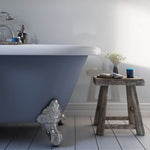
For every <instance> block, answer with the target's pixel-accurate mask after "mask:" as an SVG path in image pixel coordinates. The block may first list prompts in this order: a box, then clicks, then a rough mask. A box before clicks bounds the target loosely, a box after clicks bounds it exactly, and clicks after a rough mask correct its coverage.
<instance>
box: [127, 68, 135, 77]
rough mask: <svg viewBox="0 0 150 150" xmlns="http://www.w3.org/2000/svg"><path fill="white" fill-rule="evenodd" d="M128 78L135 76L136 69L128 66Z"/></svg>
mask: <svg viewBox="0 0 150 150" xmlns="http://www.w3.org/2000/svg"><path fill="white" fill-rule="evenodd" d="M126 72H127V78H134V69H133V68H127V69H126Z"/></svg>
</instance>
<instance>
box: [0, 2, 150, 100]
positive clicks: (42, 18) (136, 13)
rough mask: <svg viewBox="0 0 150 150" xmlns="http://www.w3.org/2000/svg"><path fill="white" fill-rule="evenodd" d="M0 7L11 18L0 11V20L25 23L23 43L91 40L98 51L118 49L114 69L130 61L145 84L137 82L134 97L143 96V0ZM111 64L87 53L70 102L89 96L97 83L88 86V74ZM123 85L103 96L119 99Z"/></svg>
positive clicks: (149, 22) (147, 18)
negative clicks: (119, 57) (119, 60)
mask: <svg viewBox="0 0 150 150" xmlns="http://www.w3.org/2000/svg"><path fill="white" fill-rule="evenodd" d="M0 11H8V12H10V14H11V15H13V17H14V18H15V20H13V21H9V22H6V21H4V19H3V17H0V23H6V24H9V25H11V26H12V28H13V30H14V32H16V30H17V29H18V28H19V27H18V25H19V24H24V25H25V27H26V32H27V33H28V43H43V44H44V43H48V44H81V45H96V46H99V47H100V48H101V50H102V52H103V53H104V52H105V51H112V50H119V51H121V52H122V53H123V54H124V55H125V56H126V57H127V60H126V61H125V62H124V63H122V64H120V65H119V70H120V73H122V74H125V68H127V67H134V68H135V75H136V76H141V77H143V78H144V79H145V80H146V86H145V87H139V88H138V94H139V98H140V100H141V102H149V97H150V92H149V89H150V77H149V74H150V60H149V50H150V44H149V39H150V2H149V0H126V1H124V0H44V1H41V0H13V1H10V0H0ZM112 67H113V66H112V64H111V63H110V62H109V61H108V60H106V59H105V58H102V56H101V57H99V56H98V57H93V56H92V57H89V59H88V61H87V62H86V65H85V66H84V68H83V71H82V73H81V75H80V78H79V80H78V83H77V85H76V88H75V90H74V93H73V95H72V98H71V102H87V101H88V102H91V101H95V100H94V99H96V96H97V91H98V88H96V89H94V88H95V87H94V86H93V85H92V83H91V82H90V79H91V77H90V75H91V74H93V72H104V71H105V72H111V71H112ZM93 70H94V71H93ZM89 86H90V87H92V88H89ZM92 90H93V91H92ZM124 90H125V89H124V87H119V88H117V87H116V88H113V87H111V88H110V90H109V99H110V100H112V101H117V102H120V101H121V102H123V101H125V99H126V97H125V91H124ZM88 93H89V94H88ZM117 97H118V98H117Z"/></svg>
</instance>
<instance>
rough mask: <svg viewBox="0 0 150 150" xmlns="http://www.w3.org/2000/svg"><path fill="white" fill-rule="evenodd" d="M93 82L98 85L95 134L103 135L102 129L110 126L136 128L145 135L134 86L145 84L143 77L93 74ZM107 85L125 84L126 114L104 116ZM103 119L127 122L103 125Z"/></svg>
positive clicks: (140, 133) (139, 133)
mask: <svg viewBox="0 0 150 150" xmlns="http://www.w3.org/2000/svg"><path fill="white" fill-rule="evenodd" d="M93 82H94V84H95V85H99V86H100V91H99V97H98V103H97V108H96V112H95V118H94V125H97V130H96V134H97V135H101V136H102V135H104V129H109V128H112V129H136V132H137V134H138V135H142V136H143V135H145V131H144V127H143V122H142V116H141V112H140V107H139V101H138V97H137V92H136V86H143V85H145V81H144V79H142V78H139V77H135V78H127V77H123V78H122V79H114V78H100V77H97V76H94V77H93ZM109 85H125V86H126V94H127V106H128V116H116V117H111V116H107V117H106V106H107V95H108V86H109ZM105 120H129V124H128V125H127V124H125V125H119V124H113V125H111V124H109V125H105Z"/></svg>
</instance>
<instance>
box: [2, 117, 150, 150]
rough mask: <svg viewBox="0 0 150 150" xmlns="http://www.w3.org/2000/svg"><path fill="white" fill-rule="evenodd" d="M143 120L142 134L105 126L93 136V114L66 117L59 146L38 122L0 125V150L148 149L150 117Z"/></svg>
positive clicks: (60, 128)
mask: <svg viewBox="0 0 150 150" xmlns="http://www.w3.org/2000/svg"><path fill="white" fill-rule="evenodd" d="M143 121H144V127H145V133H146V134H145V136H137V135H136V131H135V130H130V129H106V130H105V135H104V136H96V135H95V132H96V127H95V126H93V118H92V117H76V116H73V117H67V118H66V121H65V125H63V126H59V130H60V131H61V132H62V133H63V138H64V140H63V142H62V144H61V145H60V146H59V147H51V145H50V143H49V137H48V136H47V135H46V134H45V133H44V132H43V130H42V128H41V127H40V126H38V125H37V124H33V125H21V126H20V125H16V126H10V125H7V126H6V125H0V150H150V117H149V118H144V119H143ZM118 122H119V121H117V123H118ZM107 123H116V122H114V121H109V122H107ZM120 123H127V122H123V121H120Z"/></svg>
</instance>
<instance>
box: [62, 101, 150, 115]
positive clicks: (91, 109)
mask: <svg viewBox="0 0 150 150" xmlns="http://www.w3.org/2000/svg"><path fill="white" fill-rule="evenodd" d="M95 109H96V103H69V104H68V105H67V107H66V109H65V111H64V113H65V114H66V115H67V116H72V115H76V116H94V114H95ZM140 109H141V113H142V116H144V117H148V116H150V103H140ZM107 115H109V116H126V115H127V104H126V103H108V105H107Z"/></svg>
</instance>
